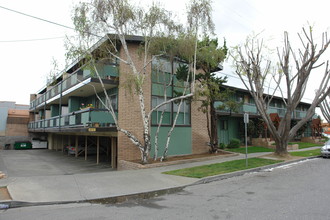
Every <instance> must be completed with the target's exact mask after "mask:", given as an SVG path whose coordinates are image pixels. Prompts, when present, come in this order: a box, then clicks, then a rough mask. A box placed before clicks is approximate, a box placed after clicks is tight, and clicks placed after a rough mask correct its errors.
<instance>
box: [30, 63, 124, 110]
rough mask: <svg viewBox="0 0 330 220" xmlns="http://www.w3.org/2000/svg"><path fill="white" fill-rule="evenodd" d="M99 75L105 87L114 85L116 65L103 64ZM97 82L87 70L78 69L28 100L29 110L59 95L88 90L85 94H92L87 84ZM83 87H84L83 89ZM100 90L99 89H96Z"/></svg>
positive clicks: (116, 71)
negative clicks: (31, 99) (33, 98)
mask: <svg viewBox="0 0 330 220" xmlns="http://www.w3.org/2000/svg"><path fill="white" fill-rule="evenodd" d="M100 77H101V79H103V80H104V83H105V84H106V89H109V88H112V87H115V86H117V85H118V67H117V66H116V65H103V67H102V70H100ZM93 83H99V80H98V78H97V77H96V76H94V75H93V74H92V73H91V71H89V70H83V71H82V70H78V71H76V72H75V73H72V74H70V76H68V77H67V78H66V79H63V80H62V81H61V82H59V83H58V84H56V85H55V86H53V87H52V88H48V89H47V91H46V92H45V93H44V94H41V95H38V97H37V98H36V99H35V100H33V101H31V102H30V110H34V109H36V108H39V107H41V106H43V105H44V104H48V103H51V102H53V101H54V100H56V99H57V100H58V99H59V98H60V97H61V95H62V98H64V100H63V101H65V97H66V96H68V95H69V94H70V95H76V94H75V93H76V92H77V90H78V89H79V90H78V91H82V90H85V91H88V92H87V93H86V94H85V95H86V96H87V95H92V94H94V93H95V91H94V89H93V87H92V86H89V87H90V88H89V87H88V86H87V85H88V84H93ZM84 88H85V89H84ZM97 89H99V90H100V86H97ZM96 92H100V91H96Z"/></svg>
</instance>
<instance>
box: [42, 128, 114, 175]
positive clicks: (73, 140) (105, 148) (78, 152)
mask: <svg viewBox="0 0 330 220" xmlns="http://www.w3.org/2000/svg"><path fill="white" fill-rule="evenodd" d="M48 144H49V146H48V148H49V149H50V150H55V151H62V152H63V153H67V154H68V152H69V148H70V147H71V149H72V148H73V149H74V153H73V155H72V156H75V157H81V156H83V157H84V158H85V160H91V159H93V160H94V161H95V163H96V164H99V163H100V162H106V163H110V164H111V167H112V168H117V137H115V136H108V135H93V134H84V135H82V134H81V133H80V134H79V135H78V134H67V133H66V134H54V133H53V134H49V136H48ZM68 155H69V154H68Z"/></svg>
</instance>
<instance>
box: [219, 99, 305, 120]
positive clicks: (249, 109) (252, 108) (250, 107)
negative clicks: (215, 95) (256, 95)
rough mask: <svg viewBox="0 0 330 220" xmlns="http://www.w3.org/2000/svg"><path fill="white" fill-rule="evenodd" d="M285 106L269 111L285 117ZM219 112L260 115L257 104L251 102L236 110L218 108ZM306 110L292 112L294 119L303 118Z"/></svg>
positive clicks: (270, 108) (272, 108)
mask: <svg viewBox="0 0 330 220" xmlns="http://www.w3.org/2000/svg"><path fill="white" fill-rule="evenodd" d="M219 104H221V103H220V102H217V105H219ZM285 112H286V110H285V108H279V107H271V106H270V107H269V108H268V113H269V114H270V113H277V114H278V115H279V117H284V115H285ZM218 113H219V114H220V115H221V114H226V115H228V114H232V115H234V114H236V115H243V114H244V113H248V114H250V115H259V113H258V109H257V106H256V105H255V104H251V103H244V104H243V105H241V106H240V107H239V108H238V110H237V111H236V112H235V111H230V109H221V110H218ZM306 113H307V112H306V111H301V110H295V111H294V112H293V113H292V119H302V118H304V117H306Z"/></svg>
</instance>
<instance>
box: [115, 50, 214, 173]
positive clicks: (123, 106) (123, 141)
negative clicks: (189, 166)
mask: <svg viewBox="0 0 330 220" xmlns="http://www.w3.org/2000/svg"><path fill="white" fill-rule="evenodd" d="M137 49H138V45H134V44H129V50H130V52H131V56H132V59H133V62H134V63H135V64H136V66H138V67H140V68H141V67H142V66H143V60H142V59H141V58H140V57H139V55H138V54H139V53H138V52H137ZM120 56H121V57H124V59H126V55H125V53H124V51H123V50H121V51H120ZM139 70H140V69H139ZM139 70H138V71H139ZM119 72H120V79H119V91H118V123H119V126H120V127H121V128H123V129H127V130H128V131H130V132H131V133H132V134H134V135H135V136H136V137H138V139H139V140H140V141H143V125H142V118H141V112H140V106H139V101H138V96H137V95H136V94H135V93H134V85H130V84H129V83H128V81H129V75H131V73H132V70H131V68H130V66H129V65H127V64H125V63H123V62H121V63H120V64H119ZM150 76H151V65H149V66H148V67H147V74H146V78H145V82H144V86H143V89H144V97H145V105H146V106H145V107H146V111H147V112H148V111H149V110H150V107H151V77H150ZM200 104H201V103H200V102H198V101H194V102H192V104H191V123H192V153H193V154H200V153H205V152H208V149H209V148H208V146H207V142H208V141H209V139H208V134H207V129H206V116H205V114H203V113H202V112H200V111H198V110H197V109H198V107H199V106H200ZM140 158H141V154H140V150H139V149H138V148H137V147H136V146H135V145H134V144H133V143H132V142H131V141H130V140H129V139H128V138H127V137H126V135H125V134H123V133H121V132H118V161H121V160H137V159H140ZM126 165H127V164H126ZM120 166H121V163H119V164H118V168H119V169H120Z"/></svg>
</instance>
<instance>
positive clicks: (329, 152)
mask: <svg viewBox="0 0 330 220" xmlns="http://www.w3.org/2000/svg"><path fill="white" fill-rule="evenodd" d="M321 156H322V157H330V141H328V142H326V143H325V144H324V146H323V147H322V148H321Z"/></svg>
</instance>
